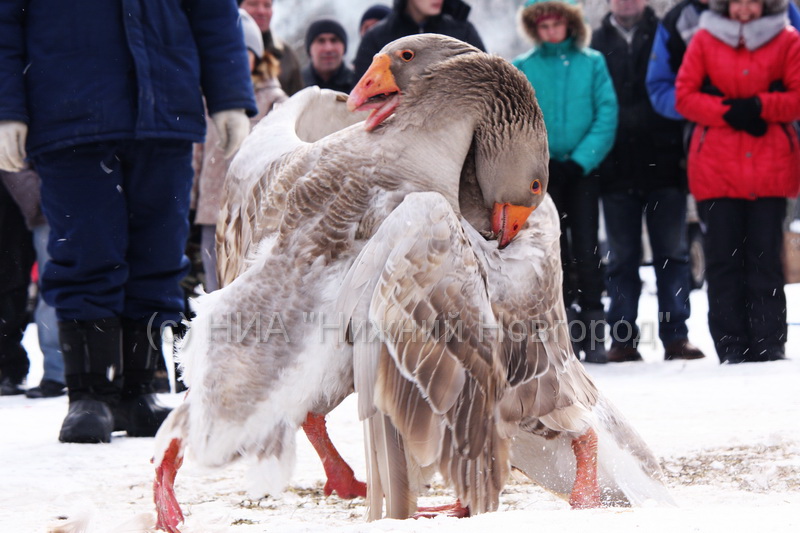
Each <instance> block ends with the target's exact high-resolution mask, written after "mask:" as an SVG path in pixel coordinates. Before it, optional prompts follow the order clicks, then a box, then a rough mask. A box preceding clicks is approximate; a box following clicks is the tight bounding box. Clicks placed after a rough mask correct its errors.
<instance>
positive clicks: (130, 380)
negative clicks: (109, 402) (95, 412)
mask: <svg viewBox="0 0 800 533" xmlns="http://www.w3.org/2000/svg"><path fill="white" fill-rule="evenodd" d="M162 357H163V356H162V354H161V333H160V331H159V330H158V329H157V328H152V329H151V328H150V327H148V325H147V324H143V323H139V322H134V321H130V320H123V322H122V358H123V361H124V363H125V380H124V383H123V386H122V397H121V399H120V402H119V404H118V405H117V407H116V408H115V409H114V428H115V429H117V430H124V431H127V432H128V436H129V437H153V436H155V434H156V432H157V431H158V428H159V427H160V426H161V423H162V422H163V421H164V419H165V418H167V415H169V413H170V411H171V409H169V408H167V407H164V406H163V405H160V404H159V403H158V401H157V400H156V396H155V393H154V390H153V379H154V377H155V371H156V367H157V365H158V360H159V358H162Z"/></svg>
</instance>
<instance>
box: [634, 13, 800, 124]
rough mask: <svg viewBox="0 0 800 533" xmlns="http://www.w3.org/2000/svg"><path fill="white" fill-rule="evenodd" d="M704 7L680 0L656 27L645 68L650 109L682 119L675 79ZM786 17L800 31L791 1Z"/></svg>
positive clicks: (799, 17) (666, 115)
mask: <svg viewBox="0 0 800 533" xmlns="http://www.w3.org/2000/svg"><path fill="white" fill-rule="evenodd" d="M707 8H708V5H707V4H702V3H700V2H699V1H698V0H683V1H682V2H680V3H679V4H677V5H675V7H673V8H672V9H670V10H669V11H668V12H667V14H666V15H664V19H663V20H662V22H661V23H659V25H658V30H656V38H655V41H654V42H653V50H652V52H651V54H650V64H649V65H648V68H647V93H648V95H649V96H650V102H652V104H653V108H655V110H656V111H657V112H658V113H659V114H660V115H662V116H665V117H667V118H671V119H673V120H683V115H681V114H680V113H678V112H677V111H676V110H675V79H676V78H677V77H678V69H679V68H680V66H681V61H683V54H684V53H686V47H687V46H688V44H689V39H691V36H692V35H694V32H695V31H697V29H698V23H699V16H700V15H699V14H700V12H702V11H705V10H706V9H707ZM788 16H789V23H790V24H791V25H792V26H794V27H795V28H797V29H798V30H800V11H798V9H797V6H795V5H794V2H791V1H790V2H789V11H788Z"/></svg>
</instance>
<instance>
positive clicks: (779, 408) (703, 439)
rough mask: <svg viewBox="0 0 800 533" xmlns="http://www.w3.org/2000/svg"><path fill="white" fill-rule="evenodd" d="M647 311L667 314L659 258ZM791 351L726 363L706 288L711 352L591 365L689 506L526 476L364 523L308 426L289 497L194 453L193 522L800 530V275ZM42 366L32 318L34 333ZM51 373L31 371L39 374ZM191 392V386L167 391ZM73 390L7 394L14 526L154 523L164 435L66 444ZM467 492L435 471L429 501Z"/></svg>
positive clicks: (183, 476) (32, 346) (793, 291)
mask: <svg viewBox="0 0 800 533" xmlns="http://www.w3.org/2000/svg"><path fill="white" fill-rule="evenodd" d="M643 274H644V275H645V276H646V277H647V278H648V281H647V283H646V286H645V292H646V294H645V296H644V297H643V298H642V303H641V310H640V316H641V317H642V318H643V319H644V320H645V321H646V320H653V321H654V320H655V317H656V303H655V295H654V294H653V293H654V289H653V283H652V279H649V278H651V277H652V273H651V271H650V270H649V269H643ZM787 296H788V299H789V322H790V324H799V325H792V326H790V328H789V345H788V350H787V353H788V355H789V357H790V358H791V360H789V361H780V362H774V363H760V364H747V365H738V366H733V367H720V366H719V365H718V364H717V360H716V356H714V355H713V347H712V344H711V339H710V337H709V335H708V331H707V326H706V321H705V315H706V297H705V293H704V292H702V291H695V292H694V293H693V294H692V305H693V314H692V319H691V321H690V337H691V339H692V340H693V341H694V342H695V343H697V344H698V345H700V347H701V348H703V349H704V350H706V352H707V353H708V354H709V357H707V358H706V359H704V360H701V361H692V362H664V361H663V360H662V354H661V352H660V349H661V347H660V345H659V344H658V343H657V342H656V343H653V344H651V345H647V346H643V347H642V348H641V351H642V353H643V354H644V356H645V359H646V362H645V363H638V364H637V363H626V364H617V365H605V366H590V367H589V371H590V373H591V374H592V375H593V376H594V377H595V379H596V380H597V382H598V384H599V386H600V388H601V389H602V390H603V391H604V392H605V394H606V395H607V396H609V397H610V398H611V399H612V400H613V401H614V402H615V403H616V404H617V406H618V407H619V408H620V409H621V410H622V411H623V412H624V413H625V414H626V415H627V417H628V418H629V419H630V421H631V422H632V423H633V425H634V426H635V427H636V428H637V429H638V430H639V432H640V433H641V434H642V435H643V436H644V438H645V440H646V441H647V442H648V443H649V444H650V445H651V447H652V448H653V450H654V451H655V453H656V455H657V456H658V457H659V458H660V459H661V461H662V464H663V466H664V470H665V473H666V475H667V477H668V484H669V486H670V488H671V490H672V492H673V495H674V497H675V499H676V500H677V502H678V504H679V507H678V508H658V507H647V508H637V509H602V510H591V511H572V510H570V509H569V508H568V505H567V504H566V503H565V502H563V501H561V500H559V499H556V498H554V497H552V496H551V495H549V494H548V493H545V492H543V491H542V490H540V489H538V488H537V487H535V486H533V485H531V484H530V483H528V482H526V481H524V480H513V481H511V482H510V484H509V486H508V487H507V489H506V491H505V492H504V494H503V495H502V496H501V510H500V511H499V512H497V513H491V514H487V515H482V516H477V517H473V518H469V519H462V520H457V519H451V518H437V519H434V520H424V521H404V522H400V521H394V520H383V521H379V522H374V523H371V524H367V523H365V522H364V519H363V515H364V511H365V508H364V505H363V501H361V500H356V501H343V500H340V499H338V498H337V497H335V496H332V497H329V498H325V497H324V496H323V495H322V485H323V482H324V474H323V472H322V467H321V465H320V463H319V461H318V459H317V458H316V455H315V454H314V452H313V450H312V449H311V447H310V445H309V444H308V442H307V441H306V439H305V438H304V437H303V436H302V435H300V436H299V438H298V464H297V469H296V473H295V476H294V478H293V482H292V485H291V487H290V489H289V490H288V491H287V492H286V493H285V494H284V495H283V496H282V497H281V498H279V499H272V498H265V499H262V500H255V501H254V500H249V499H247V497H246V496H245V493H244V490H243V483H242V478H243V472H244V471H245V469H246V465H244V464H237V465H232V466H230V467H227V468H224V469H221V470H214V471H209V470H207V469H203V468H200V467H199V466H198V465H196V464H192V463H191V461H187V462H186V463H185V464H184V467H183V468H182V469H181V470H180V472H179V474H178V478H177V482H176V491H177V494H178V498H179V500H180V502H181V504H182V506H183V509H184V511H185V513H186V515H187V516H186V524H185V527H184V528H183V531H185V532H188V533H191V532H223V531H226V532H227V531H231V532H237V533H239V532H241V533H250V532H267V531H268V532H305V531H308V532H311V531H314V532H388V531H434V530H436V531H439V532H454V533H455V532H458V533H473V532H474V533H478V532H481V533H482V532H484V531H487V530H491V531H498V530H502V529H507V530H509V531H510V530H515V531H521V530H523V529H525V530H531V531H532V530H535V531H538V532H549V531H558V532H561V531H563V530H568V531H586V530H589V529H590V528H591V530H592V531H594V532H596V533H605V532H609V533H610V532H614V533H619V532H621V531H642V532H648V533H649V532H651V531H671V532H675V531H678V532H686V531H699V532H712V531H713V532H721V533H722V532H724V533H734V532H747V533H753V532H762V531H763V532H777V531H786V532H790V531H792V532H794V531H800V394H798V386H800V286H798V285H793V286H788V287H787ZM26 346H27V347H28V349H29V352H30V353H31V356H32V359H33V368H34V369H35V370H37V371H38V372H41V370H40V366H41V364H40V358H41V354H40V353H38V349H37V347H36V340H35V332H34V330H33V328H31V329H29V330H28V332H27V335H26ZM39 377H40V375H39V374H38V373H37V372H32V375H31V376H30V378H29V379H30V381H31V383H32V384H36V383H38V380H39ZM164 400H165V401H166V402H169V403H171V404H175V405H177V404H178V403H179V402H180V397H179V396H177V395H166V396H165V397H164ZM352 400H353V398H352V397H351V398H350V399H349V400H348V401H346V402H345V403H344V404H343V405H342V406H340V407H339V408H338V409H337V410H336V411H334V413H332V415H331V417H330V418H329V423H328V425H329V427H330V429H331V434H332V438H333V440H334V442H335V443H336V444H337V445H338V446H339V449H340V450H341V451H342V454H343V455H344V456H345V458H346V459H348V460H349V461H350V463H351V464H352V465H353V467H354V468H355V470H356V472H357V474H359V476H360V477H361V478H362V479H363V472H364V458H363V451H362V444H361V427H360V424H359V423H358V422H357V419H356V416H355V414H354V402H353V401H352ZM66 409H67V400H66V398H56V399H49V400H28V399H26V398H25V397H4V398H0V428H2V429H0V472H2V477H0V480H2V481H0V502H2V504H0V532H3V533H6V532H9V533H10V532H13V533H27V532H44V531H58V530H57V529H53V527H55V526H58V525H59V524H60V525H63V524H64V523H65V522H67V521H66V520H64V518H65V517H69V518H71V519H75V518H78V517H80V516H88V517H90V518H91V527H90V531H91V532H103V533H107V532H122V531H125V532H134V531H146V530H147V529H146V528H147V524H148V523H149V524H152V523H153V521H154V513H153V503H152V495H151V484H152V474H153V470H152V466H151V465H150V464H149V459H150V456H151V454H152V448H153V440H152V439H129V438H126V437H124V436H123V437H118V438H114V439H113V441H112V443H111V444H108V445H81V444H70V445H66V444H60V443H58V430H59V427H60V424H61V420H62V418H63V416H64V414H65V413H66ZM450 501H452V496H451V495H450V494H449V492H448V491H447V490H446V489H444V488H443V487H441V486H440V485H436V484H434V485H433V486H432V487H431V490H430V492H429V493H428V494H427V495H426V497H425V498H424V499H423V502H424V503H426V504H438V503H449V502H450Z"/></svg>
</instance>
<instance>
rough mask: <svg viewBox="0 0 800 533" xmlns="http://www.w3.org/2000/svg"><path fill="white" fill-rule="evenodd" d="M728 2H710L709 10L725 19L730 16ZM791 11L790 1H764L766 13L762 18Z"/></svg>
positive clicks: (722, 0)
mask: <svg viewBox="0 0 800 533" xmlns="http://www.w3.org/2000/svg"><path fill="white" fill-rule="evenodd" d="M728 4H729V1H728V0H709V2H708V8H709V9H710V10H711V11H714V12H715V13H719V14H720V15H722V16H723V17H727V16H728ZM787 9H789V0H764V13H763V15H762V16H768V15H777V14H780V13H786V10H787Z"/></svg>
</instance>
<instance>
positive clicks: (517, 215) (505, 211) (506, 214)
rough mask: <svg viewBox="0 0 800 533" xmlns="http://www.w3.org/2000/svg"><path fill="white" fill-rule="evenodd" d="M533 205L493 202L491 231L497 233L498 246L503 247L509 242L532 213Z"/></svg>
mask: <svg viewBox="0 0 800 533" xmlns="http://www.w3.org/2000/svg"><path fill="white" fill-rule="evenodd" d="M534 209H536V208H535V207H524V206H521V205H513V204H509V203H505V204H494V208H493V209H492V231H493V232H494V233H496V234H497V240H498V241H499V243H500V248H505V247H506V246H507V245H508V243H510V242H511V239H513V238H514V237H515V236H516V235H517V233H519V230H521V229H522V226H524V225H525V221H526V220H528V217H529V216H530V215H531V213H533V210H534Z"/></svg>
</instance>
